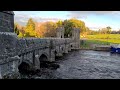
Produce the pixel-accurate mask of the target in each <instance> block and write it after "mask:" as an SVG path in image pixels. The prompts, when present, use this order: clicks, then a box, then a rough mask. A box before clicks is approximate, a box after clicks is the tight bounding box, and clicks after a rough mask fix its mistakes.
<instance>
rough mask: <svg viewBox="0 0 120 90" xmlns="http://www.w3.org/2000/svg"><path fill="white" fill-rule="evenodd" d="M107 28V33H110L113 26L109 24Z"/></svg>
mask: <svg viewBox="0 0 120 90" xmlns="http://www.w3.org/2000/svg"><path fill="white" fill-rule="evenodd" d="M106 28H107V33H108V34H110V33H111V29H112V28H111V27H110V26H108V27H106Z"/></svg>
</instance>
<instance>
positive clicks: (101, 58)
mask: <svg viewBox="0 0 120 90" xmlns="http://www.w3.org/2000/svg"><path fill="white" fill-rule="evenodd" d="M56 62H57V63H58V64H59V65H60V67H59V68H57V69H56V70H52V69H49V68H44V69H41V72H40V73H38V74H36V75H33V76H31V78H34V79H120V55H118V54H110V53H109V52H103V51H92V50H78V51H72V52H69V53H68V54H65V55H64V56H63V57H61V58H58V59H56Z"/></svg>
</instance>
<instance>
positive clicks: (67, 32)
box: [63, 18, 87, 37]
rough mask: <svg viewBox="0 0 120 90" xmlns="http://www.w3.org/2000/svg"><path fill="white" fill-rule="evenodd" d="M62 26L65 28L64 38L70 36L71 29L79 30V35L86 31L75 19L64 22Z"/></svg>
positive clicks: (81, 22) (81, 23)
mask: <svg viewBox="0 0 120 90" xmlns="http://www.w3.org/2000/svg"><path fill="white" fill-rule="evenodd" d="M63 25H64V28H65V37H68V35H70V36H72V28H73V27H75V28H79V29H80V33H81V34H82V33H85V32H86V29H87V28H86V26H85V23H84V22H83V21H81V20H78V19H75V18H72V19H69V20H64V22H63Z"/></svg>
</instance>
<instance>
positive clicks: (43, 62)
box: [39, 53, 48, 68]
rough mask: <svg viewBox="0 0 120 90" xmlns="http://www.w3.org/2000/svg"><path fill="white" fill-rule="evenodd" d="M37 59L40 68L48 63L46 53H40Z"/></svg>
mask: <svg viewBox="0 0 120 90" xmlns="http://www.w3.org/2000/svg"><path fill="white" fill-rule="evenodd" d="M39 61H40V68H46V67H47V63H48V55H47V54H46V53H43V54H41V55H40V57H39Z"/></svg>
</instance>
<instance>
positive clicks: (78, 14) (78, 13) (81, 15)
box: [68, 11, 120, 18]
mask: <svg viewBox="0 0 120 90" xmlns="http://www.w3.org/2000/svg"><path fill="white" fill-rule="evenodd" d="M114 12H115V11H69V14H68V16H69V17H76V18H87V16H88V15H93V14H94V15H105V14H113V13H114ZM117 13H120V12H117Z"/></svg>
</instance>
